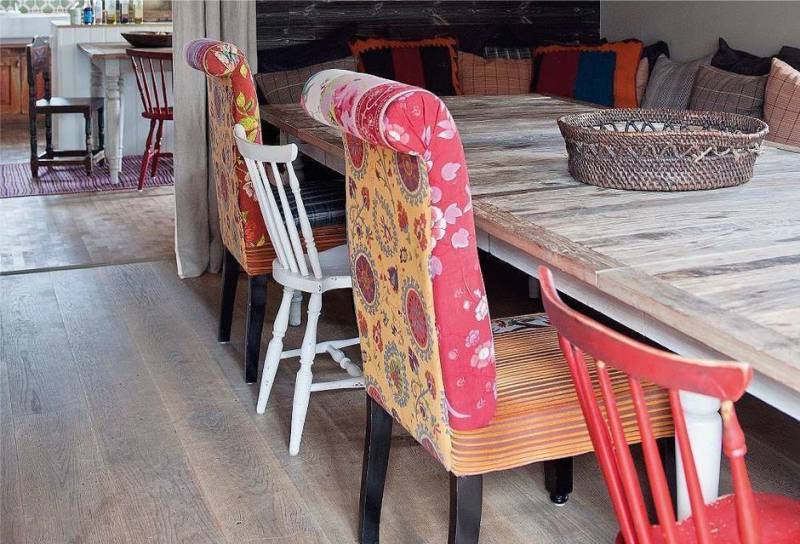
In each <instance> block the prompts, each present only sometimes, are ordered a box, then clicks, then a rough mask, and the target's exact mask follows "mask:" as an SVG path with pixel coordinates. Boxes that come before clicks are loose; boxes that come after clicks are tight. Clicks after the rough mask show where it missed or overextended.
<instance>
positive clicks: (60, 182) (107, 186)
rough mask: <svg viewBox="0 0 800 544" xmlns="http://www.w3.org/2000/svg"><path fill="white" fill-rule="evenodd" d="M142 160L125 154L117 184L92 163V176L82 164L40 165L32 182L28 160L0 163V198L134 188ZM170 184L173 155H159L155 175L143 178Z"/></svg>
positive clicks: (152, 184) (149, 182) (103, 168)
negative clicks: (35, 179)
mask: <svg viewBox="0 0 800 544" xmlns="http://www.w3.org/2000/svg"><path fill="white" fill-rule="evenodd" d="M141 164H142V157H141V156H130V157H124V158H123V159H122V172H120V176H119V181H120V182H119V184H118V185H112V184H111V178H110V177H109V174H108V168H106V166H105V165H102V166H95V167H94V169H93V171H92V175H91V176H87V175H86V171H85V170H84V169H83V167H82V166H60V167H58V168H51V169H48V168H39V181H36V182H34V181H32V178H31V168H30V165H29V164H28V163H26V162H18V163H11V164H0V198H11V197H15V196H34V195H59V194H67V193H92V192H98V191H130V190H131V189H134V190H135V189H136V187H137V184H138V181H139V168H140V166H141ZM173 184H174V178H173V176H172V157H162V158H161V160H160V161H159V163H158V172H156V175H155V177H153V178H152V179H149V178H145V188H147V187H161V186H164V185H173Z"/></svg>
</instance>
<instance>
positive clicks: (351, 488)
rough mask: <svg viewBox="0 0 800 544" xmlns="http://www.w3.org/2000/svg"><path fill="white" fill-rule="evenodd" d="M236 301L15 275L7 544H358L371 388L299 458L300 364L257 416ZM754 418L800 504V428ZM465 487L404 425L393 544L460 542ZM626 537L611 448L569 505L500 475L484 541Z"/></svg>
mask: <svg viewBox="0 0 800 544" xmlns="http://www.w3.org/2000/svg"><path fill="white" fill-rule="evenodd" d="M493 275H494V277H492V276H493ZM488 276H489V277H488V279H487V283H488V285H489V289H490V291H489V294H490V300H491V301H492V303H493V307H492V311H493V313H494V314H495V315H496V316H500V315H502V314H503V312H504V310H507V309H509V308H511V307H519V306H526V305H527V301H526V299H525V296H524V278H523V281H521V282H519V281H516V280H515V282H509V281H508V280H507V279H505V278H507V275H506V274H505V272H504V271H503V270H502V269H500V270H499V272H494V273H492V272H490V273H489V275H488ZM514 277H515V278H516V279H519V277H518V276H514ZM510 283H514V285H513V286H511V285H510ZM512 287H513V288H512ZM239 288H240V291H239V292H240V294H243V293H244V292H245V285H244V283H242V284H240V287H239ZM218 289H219V278H218V277H217V276H214V275H206V276H204V277H202V278H199V279H194V280H186V281H181V280H179V279H178V278H177V277H176V271H175V268H174V264H172V263H171V262H167V261H160V262H146V263H134V264H126V265H116V266H104V267H94V268H88V269H73V270H58V271H50V272H44V273H28V274H16V275H6V276H0V331H1V336H0V350H1V351H0V448H1V449H0V506H1V507H2V510H0V542H2V543H3V544H17V543H54V544H63V543H67V542H70V543H73V542H75V543H78V542H80V543H92V542H97V543H103V544H107V543H117V542H120V543H122V542H130V543H144V542H147V543H161V542H186V543H204V542H215V543H216V542H220V543H223V542H225V543H237V544H239V543H251V542H252V543H267V542H268V543H270V544H284V543H287V544H288V543H316V542H321V543H328V544H340V543H351V542H355V538H356V536H355V535H356V527H357V519H356V511H357V495H358V490H359V479H360V463H361V448H362V440H363V418H364V410H363V401H364V394H363V392H361V391H346V392H341V391H339V392H328V393H316V394H315V395H314V396H313V397H312V400H311V406H310V409H309V417H308V422H307V424H306V432H305V435H304V438H303V443H302V449H301V453H300V456H298V457H296V458H290V457H289V456H288V454H287V442H288V434H289V422H290V418H291V395H292V385H293V379H292V374H293V371H294V370H295V364H294V363H287V364H286V365H284V367H283V368H282V370H281V372H280V373H279V375H278V379H277V383H276V386H275V387H274V388H273V398H272V399H271V401H270V405H269V407H268V410H267V413H266V414H265V415H263V416H257V415H256V414H255V412H254V405H255V388H254V387H253V386H247V385H245V384H243V381H242V371H241V364H240V361H241V358H242V349H243V346H242V325H243V322H244V319H243V312H244V306H243V304H242V302H243V300H242V299H243V297H240V298H239V301H238V306H237V315H236V318H235V320H234V323H235V325H234V331H233V339H234V341H233V343H232V344H230V345H219V344H217V343H216V341H215V331H216V312H217V296H218ZM277 294H278V293H277V289H272V290H271V292H270V295H269V310H268V315H271V314H274V311H275V306H276V302H277V298H278V297H276V295H277ZM348 296H349V295H347V294H346V293H339V294H333V295H331V296H329V297H328V296H327V295H326V297H327V298H326V301H325V307H324V309H323V322H322V325H321V337H331V336H342V337H343V336H346V335H354V334H355V330H354V328H353V327H352V320H351V315H350V313H351V312H352V310H351V303H350V302H349V300H348ZM269 326H270V325H269V323H267V324H266V325H265V330H267V331H268V330H269ZM301 332H302V331H300V330H298V329H292V330H290V333H289V335H288V337H287V346H289V345H293V344H299V335H300V334H301ZM267 336H268V335H266V334H265V341H266V340H267V338H266V337H267ZM315 369H316V371H317V372H318V373H319V374H320V375H323V374H326V373H328V372H330V371H332V369H333V365H332V364H330V363H328V362H326V361H324V360H322V361H320V362H319V363H318V365H317V366H316V367H315ZM740 417H741V419H742V420H743V424H744V425H745V430H746V432H747V433H748V439H749V441H748V444H749V460H750V463H749V464H750V468H751V474H752V478H753V481H754V485H755V487H756V488H757V489H759V490H764V491H773V492H783V493H786V494H790V495H792V496H794V497H800V431H799V430H798V429H799V427H798V424H797V423H796V422H793V421H790V420H789V419H788V418H786V417H783V416H781V415H780V414H776V413H775V412H774V411H772V410H770V409H767V408H765V407H764V406H763V405H761V404H760V403H759V402H757V401H754V400H753V399H746V400H745V401H743V402H742V403H740ZM728 486H729V480H728V479H727V477H726V478H725V480H724V486H723V487H724V488H726V489H727V487H728ZM447 494H448V488H447V477H446V475H445V473H444V472H443V470H441V468H440V467H439V466H438V465H437V463H436V462H435V461H434V460H433V459H432V458H431V457H430V456H429V455H428V454H427V453H426V452H425V451H424V450H423V449H422V448H421V447H419V446H417V445H416V443H414V441H413V440H412V439H410V438H409V437H408V436H407V435H404V434H402V433H401V432H400V431H397V437H396V439H395V440H394V442H393V450H392V456H391V460H390V470H389V477H388V486H387V490H386V499H385V502H384V516H383V527H382V529H383V540H382V542H384V543H386V544H392V543H402V544H413V543H436V542H442V543H443V542H445V541H446V534H447ZM615 527H616V524H615V522H614V519H613V515H612V512H611V508H610V506H609V504H608V500H607V496H606V493H605V488H604V486H603V483H602V481H601V479H600V478H599V477H598V472H597V468H596V464H595V461H594V459H593V457H592V456H591V455H587V456H583V457H581V458H580V459H578V461H577V463H576V490H575V493H574V494H573V495H572V497H571V499H570V501H569V503H568V504H567V505H566V506H564V507H561V508H556V507H554V506H552V505H551V504H550V503H549V501H548V499H547V496H546V494H545V492H544V489H543V478H542V473H541V468H540V467H537V466H533V467H529V468H525V469H519V470H515V471H510V472H506V473H499V474H492V475H489V476H487V478H486V479H485V502H484V508H483V524H482V533H481V534H482V537H481V543H482V544H489V543H497V544H500V543H502V544H513V543H538V542H542V543H570V544H575V543H593V544H594V543H600V542H609V543H610V542H612V541H613V538H614V535H615Z"/></svg>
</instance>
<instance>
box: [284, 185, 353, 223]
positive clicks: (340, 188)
mask: <svg viewBox="0 0 800 544" xmlns="http://www.w3.org/2000/svg"><path fill="white" fill-rule="evenodd" d="M271 187H272V193H273V194H274V195H275V200H276V202H277V203H278V207H280V206H281V204H280V202H281V201H280V196H279V194H278V189H277V188H276V187H274V186H271ZM344 188H345V182H344V180H343V179H341V178H339V179H334V180H330V181H328V180H325V181H304V182H303V183H301V185H300V194H301V195H302V197H303V204H304V205H305V208H306V215H308V221H309V223H311V226H312V227H323V226H326V225H341V224H344V220H345V212H344V206H345V204H344V201H345V194H344ZM284 189H285V190H286V199H287V200H288V201H289V207H290V208H291V209H292V214H293V215H294V217H295V223H297V224H298V226H299V224H300V223H299V220H298V217H297V205H296V204H295V200H294V195H293V194H292V191H291V189H289V187H288V185H284Z"/></svg>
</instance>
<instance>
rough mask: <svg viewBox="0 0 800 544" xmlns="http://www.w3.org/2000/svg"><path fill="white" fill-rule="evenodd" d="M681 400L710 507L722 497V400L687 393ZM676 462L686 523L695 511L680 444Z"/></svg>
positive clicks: (681, 514) (680, 507)
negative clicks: (691, 501)
mask: <svg viewBox="0 0 800 544" xmlns="http://www.w3.org/2000/svg"><path fill="white" fill-rule="evenodd" d="M680 396H681V405H682V406H683V414H684V416H685V418H686V430H687V431H688V433H689V442H690V443H691V445H692V455H693V456H694V462H695V466H696V467H697V475H698V478H699V480H700V488H701V489H702V491H703V499H704V500H705V502H706V503H709V502H711V501H713V500H714V499H716V498H717V497H718V496H719V469H720V460H721V457H722V419H721V418H720V415H719V399H715V398H713V397H706V396H705V395H698V394H695V393H687V392H684V391H681V393H680ZM675 462H676V471H677V488H678V489H677V491H678V519H684V518H686V517H688V516H689V515H691V513H692V509H691V506H690V505H689V493H688V491H687V488H686V479H685V478H684V476H683V465H682V463H681V456H680V449H679V447H678V445H677V444H675Z"/></svg>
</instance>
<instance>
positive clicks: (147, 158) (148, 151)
mask: <svg viewBox="0 0 800 544" xmlns="http://www.w3.org/2000/svg"><path fill="white" fill-rule="evenodd" d="M155 128H156V120H155V119H151V120H150V132H148V133H147V142H145V144H144V155H142V167H141V168H140V169H139V190H140V191H141V190H142V188H143V187H144V176H145V175H146V174H147V167H148V166H149V165H150V158H151V157H152V156H153V151H152V150H151V149H150V147H151V146H152V144H153V131H154V130H155Z"/></svg>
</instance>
